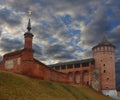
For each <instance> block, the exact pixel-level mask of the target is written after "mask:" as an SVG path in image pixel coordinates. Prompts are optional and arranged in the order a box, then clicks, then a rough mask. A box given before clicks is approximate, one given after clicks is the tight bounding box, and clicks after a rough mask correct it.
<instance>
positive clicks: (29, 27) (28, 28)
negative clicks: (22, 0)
mask: <svg viewBox="0 0 120 100" xmlns="http://www.w3.org/2000/svg"><path fill="white" fill-rule="evenodd" d="M28 14H29V21H28V26H27V30H28V32H30V30H31V23H30V18H31V15H32V11H30V10H29V11H28Z"/></svg>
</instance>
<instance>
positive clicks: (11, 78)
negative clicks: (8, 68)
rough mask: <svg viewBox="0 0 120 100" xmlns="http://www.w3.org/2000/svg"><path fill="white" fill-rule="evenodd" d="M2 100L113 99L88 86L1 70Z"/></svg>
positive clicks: (0, 88) (0, 90) (0, 87)
mask: <svg viewBox="0 0 120 100" xmlns="http://www.w3.org/2000/svg"><path fill="white" fill-rule="evenodd" d="M0 100H112V99H111V98H109V97H106V96H103V95H101V94H100V93H97V92H96V91H94V90H93V89H91V88H88V87H85V86H83V87H78V86H72V85H68V84H60V83H56V82H50V81H43V80H36V79H32V78H29V77H26V76H22V75H18V74H13V73H7V72H2V71H0Z"/></svg>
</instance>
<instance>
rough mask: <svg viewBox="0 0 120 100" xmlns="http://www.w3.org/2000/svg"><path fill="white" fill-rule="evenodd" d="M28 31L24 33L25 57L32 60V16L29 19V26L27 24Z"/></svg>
mask: <svg viewBox="0 0 120 100" xmlns="http://www.w3.org/2000/svg"><path fill="white" fill-rule="evenodd" d="M27 30H28V31H27V32H26V33H25V34H24V42H25V43H24V51H25V53H26V54H25V55H26V56H25V57H24V58H25V59H29V60H32V59H33V49H32V40H33V34H32V33H31V32H30V30H31V22H30V18H29V21H28V26H27Z"/></svg>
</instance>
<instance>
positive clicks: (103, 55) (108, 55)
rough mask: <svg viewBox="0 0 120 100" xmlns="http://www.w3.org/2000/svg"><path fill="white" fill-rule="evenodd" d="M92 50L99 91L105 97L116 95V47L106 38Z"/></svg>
mask: <svg viewBox="0 0 120 100" xmlns="http://www.w3.org/2000/svg"><path fill="white" fill-rule="evenodd" d="M92 50H93V57H94V59H95V70H97V71H96V72H97V74H96V75H97V76H98V87H97V88H98V90H100V91H102V93H103V94H105V95H110V96H111V94H112V95H113V94H115V95H116V80H115V46H114V45H113V44H111V43H110V42H109V41H108V40H107V39H106V37H105V36H104V37H103V39H102V41H101V42H100V43H99V44H98V45H96V46H94V47H93V48H92ZM112 97H113V96H112Z"/></svg>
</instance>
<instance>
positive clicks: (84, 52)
mask: <svg viewBox="0 0 120 100" xmlns="http://www.w3.org/2000/svg"><path fill="white" fill-rule="evenodd" d="M119 5H120V1H119V0H116V1H114V0H0V56H2V55H3V54H5V53H7V52H10V51H13V50H17V49H21V48H23V45H24V33H25V32H26V31H27V30H26V27H27V22H28V14H27V11H28V10H29V9H31V10H32V13H33V14H32V17H31V24H32V32H33V34H34V38H33V43H34V45H33V49H34V52H35V54H34V56H35V57H36V58H37V59H39V60H40V61H43V62H44V63H46V64H51V63H56V62H63V61H70V60H76V59H77V60H78V59H83V58H88V57H92V51H91V48H92V47H93V46H94V45H96V44H98V43H99V42H100V41H101V39H102V37H103V35H106V36H107V38H108V39H109V41H111V42H112V43H113V44H114V45H115V46H116V56H117V59H119V55H120V52H119V51H120V46H119V43H120V39H119V37H120V34H119V32H120V6H119ZM11 44H12V45H11Z"/></svg>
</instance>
